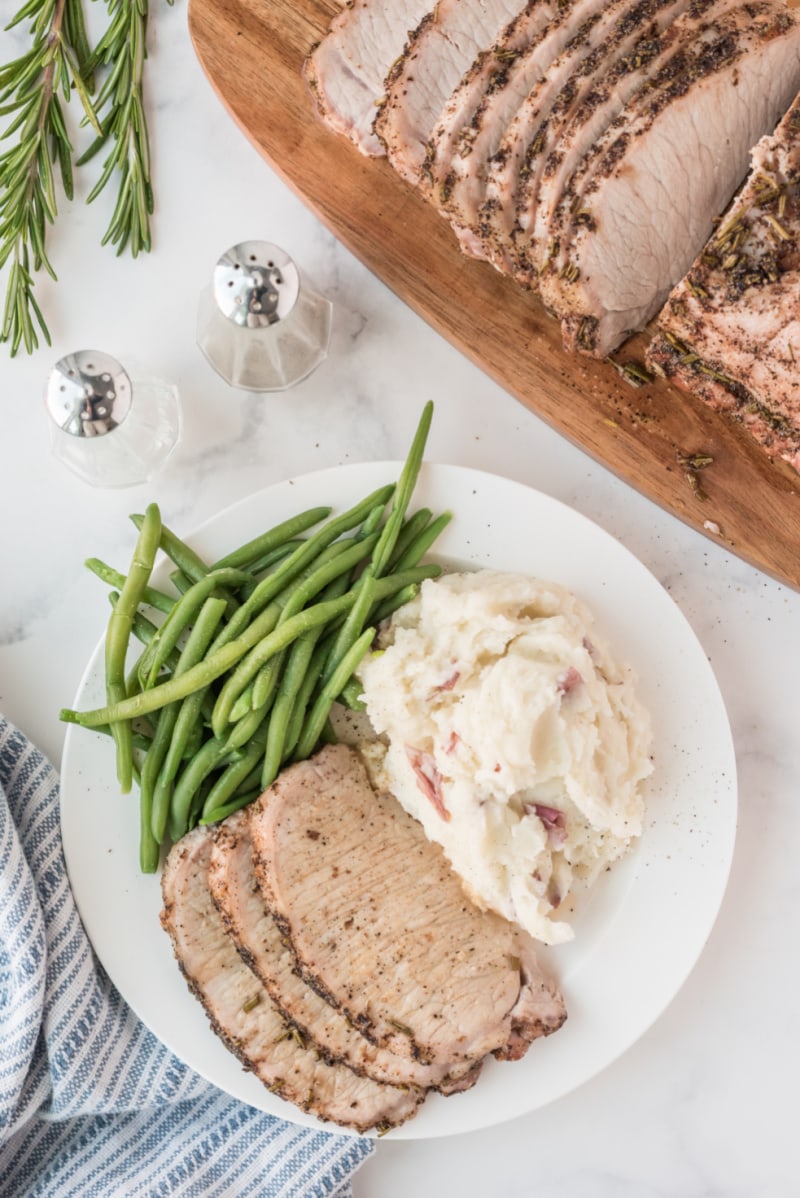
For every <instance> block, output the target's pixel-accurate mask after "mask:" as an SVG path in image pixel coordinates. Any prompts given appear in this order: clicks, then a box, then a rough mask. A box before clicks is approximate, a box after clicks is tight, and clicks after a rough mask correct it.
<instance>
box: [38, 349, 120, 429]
mask: <svg viewBox="0 0 800 1198" xmlns="http://www.w3.org/2000/svg"><path fill="white" fill-rule="evenodd" d="M132 402H133V387H132V386H131V380H130V378H129V377H128V374H127V372H126V371H125V370H124V369H123V368H122V366H120V364H119V362H118V361H117V360H116V358H112V357H111V355H110V354H104V353H100V352H99V351H98V350H93V349H81V350H78V351H77V352H76V353H73V354H67V355H66V357H63V358H61V359H59V361H58V362H56V364H55V366H54V367H53V369H52V370H51V372H50V377H49V379H48V383H47V391H46V394H45V403H46V406H47V410H48V412H49V414H50V416H51V418H52V419H53V421H54V422H55V423H56V424H57V425H58V427H59V428H60V429H62V430H63V431H64V432H65V433H69V434H70V435H71V436H73V437H102V436H104V435H105V434H106V433H110V432H111V431H112V430H113V429H115V428H117V427H118V426H119V425H120V424H122V422H123V421H124V420H125V418H126V416H127V415H128V413H129V411H130V409H131V404H132Z"/></svg>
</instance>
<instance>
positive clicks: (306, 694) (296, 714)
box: [281, 637, 330, 764]
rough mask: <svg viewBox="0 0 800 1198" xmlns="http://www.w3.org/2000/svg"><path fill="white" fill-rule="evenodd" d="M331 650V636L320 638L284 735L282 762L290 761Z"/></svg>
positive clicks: (296, 697)
mask: <svg viewBox="0 0 800 1198" xmlns="http://www.w3.org/2000/svg"><path fill="white" fill-rule="evenodd" d="M329 650H330V637H323V638H321V639H320V641H319V643H318V644H317V646H316V648H315V649H314V653H313V655H312V657H311V661H310V662H309V665H308V669H307V670H306V676H305V678H304V679H303V682H302V684H301V686H300V689H299V690H298V692H297V694H296V696H295V700H294V703H293V705H292V710H291V713H290V715H289V722H288V724H287V727H286V735H285V737H284V743H283V752H282V754H281V764H283V763H284V762H285V761H288V760H289V759H290V758H291V756H292V753H293V752H294V750H295V746H296V745H297V742H298V740H299V739H300V733H301V731H302V729H303V723H304V721H305V716H306V711H307V709H308V705H309V703H310V702H311V696H312V694H313V693H314V688H315V687H316V685H317V684H318V682H319V680H320V678H321V676H322V667H323V665H324V664H325V659H326V658H327V656H328V652H329Z"/></svg>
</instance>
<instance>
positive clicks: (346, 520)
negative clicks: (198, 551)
mask: <svg viewBox="0 0 800 1198" xmlns="http://www.w3.org/2000/svg"><path fill="white" fill-rule="evenodd" d="M393 492H394V485H393V484H389V485H388V486H385V487H379V488H378V490H377V491H373V493H372V494H371V495H368V496H367V498H366V499H362V500H361V502H360V503H357V504H356V505H355V506H354V507H352V508H350V509H348V511H346V512H344V513H343V514H342V515H341V516H336V517H335V518H334V519H333V520H329V521H327V523H325V524H324V525H323V526H322V528H320V529H318V530H317V532H315V533H314V535H313V536H312V537H309V539H308V540H307V541H305V542H304V543H303V544H302V545H301V546H300V547H299V548H298V549H296V550H295V551H294V553H291V554H290V555H289V557H287V558H285V559H284V560H283V561H282V562H281V564H280V565H279V566H278V568H277V570H275V571H273V573H272V574H269V575H268V576H267V577H266V578H264V579H263V580H262V581H261V582H260V583H259V584H258V586H257V587H256V588H255V590H254V591H253V593H252V594H251V595H250V596H249V597H248V598H247V600H246V601H245V602H244V603H243V604H242V606H241V607H240V608H239V611H238V612H237V613H236V615H235V616H234V617H233V619H232V620H231V625H232V626H233V629H234V632H236V633H238V632H239V631H240V630H241V629H242V628H244V627H245V626H246V625H247V622H248V621H249V620H250V619H252V617H253V616H254V615H255V614H256V613H257V612H259V611H261V610H262V608H264V607H265V606H266V604H268V603H270V602H271V601H272V600H273V599H274V598H275V597H276V596H277V595H279V594H280V593H281V592H282V591H284V590H285V588H286V586H287V585H288V584H289V583H291V582H293V581H294V580H295V579H296V578H297V576H298V575H299V574H301V572H302V571H303V570H304V569H305V568H306V567H307V566H308V565H309V564H310V563H315V564H319V561H318V555H319V554H320V553H321V552H322V551H323V550H325V549H326V548H327V547H328V546H330V545H331V544H332V543H333V542H334V541H335V540H336V539H337V538H338V537H340V536H341V535H342V533H345V532H349V531H350V530H351V529H352V528H355V527H357V525H359V524H360V523H361V521H362V520H363V519H364V517H365V515H367V514H368V513H369V512H370V511H371V510H372V509H373V507H375V506H376V504H377V503H385V502H386V500H387V499H388V497H389V496H390V495H391V494H392V493H393Z"/></svg>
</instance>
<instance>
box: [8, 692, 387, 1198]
mask: <svg viewBox="0 0 800 1198" xmlns="http://www.w3.org/2000/svg"><path fill="white" fill-rule="evenodd" d="M373 1147H374V1142H373V1141H370V1140H366V1139H363V1138H359V1137H353V1136H345V1135H340V1134H334V1133H328V1132H321V1131H316V1130H313V1129H309V1128H301V1127H298V1126H296V1125H294V1124H291V1123H287V1122H284V1121H283V1120H281V1119H277V1118H275V1117H273V1116H270V1115H266V1114H264V1113H263V1112H261V1111H257V1110H255V1109H254V1108H253V1107H249V1106H247V1105H245V1104H244V1103H241V1102H239V1101H236V1100H234V1099H232V1098H230V1097H229V1096H228V1095H226V1094H224V1093H223V1092H222V1091H220V1090H218V1089H216V1088H215V1087H213V1086H211V1085H209V1084H208V1082H206V1081H204V1080H203V1079H202V1078H200V1077H198V1076H197V1074H195V1073H193V1072H192V1071H191V1070H190V1069H188V1068H187V1067H186V1066H185V1065H183V1064H182V1063H181V1062H180V1061H179V1060H178V1059H177V1058H176V1057H175V1056H173V1054H172V1053H171V1052H169V1051H168V1050H167V1049H166V1048H165V1047H164V1045H163V1044H161V1043H160V1041H158V1040H157V1039H156V1038H155V1037H154V1036H153V1035H152V1034H151V1033H150V1032H149V1031H148V1030H147V1029H146V1028H145V1027H144V1026H143V1024H142V1023H140V1022H139V1020H138V1019H137V1018H136V1016H134V1014H133V1013H132V1012H131V1011H130V1009H129V1008H128V1007H127V1006H126V1004H125V1003H124V1002H123V1000H122V998H121V997H120V995H119V994H118V993H117V992H116V990H115V989H114V987H113V986H112V985H111V983H110V982H109V980H108V978H107V977H106V975H105V974H104V972H103V970H102V968H101V966H100V965H99V963H98V962H97V960H96V958H95V957H94V954H93V952H92V949H91V946H90V944H89V941H88V939H87V937H86V934H85V932H84V930H83V927H82V925H81V922H80V918H79V916H78V912H77V909H76V907H75V903H74V900H73V897H72V893H71V891H70V888H69V883H68V880H67V873H66V867H65V864H64V857H63V852H62V848H61V837H60V830H59V798H58V776H57V774H56V772H55V770H54V769H53V767H52V766H51V765H50V763H49V762H48V761H47V760H46V758H45V757H44V756H43V755H42V753H41V752H39V750H38V749H36V748H35V747H34V746H33V745H31V744H30V742H29V741H28V740H27V739H26V738H25V736H24V735H23V734H22V733H21V732H20V731H19V730H18V729H17V728H15V727H14V726H13V725H12V724H10V723H9V722H8V721H7V720H5V719H4V718H3V717H2V716H0V1198H137V1196H139V1195H141V1196H145V1195H147V1196H148V1198H171V1196H173V1195H181V1196H184V1195H185V1196H187V1198H188V1196H194V1195H197V1196H200V1195H202V1196H203V1198H222V1196H223V1195H224V1196H228V1195H235V1196H236V1198H246V1196H248V1195H254V1196H255V1195H257V1196H258V1198H348V1196H349V1195H351V1192H352V1191H351V1185H350V1179H351V1177H352V1174H353V1173H354V1172H355V1170H356V1169H357V1168H358V1166H359V1165H360V1164H361V1162H362V1161H363V1160H364V1159H365V1158H366V1157H367V1156H368V1155H369V1153H370V1152H371V1151H372V1150H373Z"/></svg>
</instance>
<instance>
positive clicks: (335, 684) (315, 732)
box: [295, 628, 375, 761]
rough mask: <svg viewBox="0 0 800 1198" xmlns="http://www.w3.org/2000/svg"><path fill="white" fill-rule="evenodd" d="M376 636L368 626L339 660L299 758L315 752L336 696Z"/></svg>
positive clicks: (300, 744) (310, 717) (303, 739)
mask: <svg viewBox="0 0 800 1198" xmlns="http://www.w3.org/2000/svg"><path fill="white" fill-rule="evenodd" d="M374 636H375V629H374V628H367V629H366V631H365V632H362V634H361V636H360V637H359V638H358V640H357V641H355V643H354V644H352V645H351V646H350V648H349V649H348V650H347V652H346V653H345V654H344V656H343V657H342V658H341V660H340V661H339V662H338V664H337V666H336V669H335V670H334V671H333V673H332V674H331V676H330V679H329V680H328V682H327V683H326V684H325V685H324V686H323V688H322V690H321V691H320V693H319V695H318V696H317V698H316V699H315V700H314V703H313V705H312V707H311V711H310V712H309V714H308V716H307V718H306V721H305V724H304V725H303V731H302V733H301V734H300V740H299V741H298V743H297V748H296V750H295V756H296V757H297V758H298V759H299V760H301V761H302V760H304V759H305V758H306V757H310V756H311V754H312V753H313V751H314V748H315V746H316V744H317V742H318V741H319V738H320V736H321V734H322V730H323V727H324V726H325V723H326V721H327V719H328V717H329V715H330V711H331V707H332V706H333V704H334V702H335V700H336V696H337V695H338V694H339V693H340V692H341V690H342V687H343V686H344V685H345V683H346V682H347V681H348V679H349V678H351V677H352V675H353V672H354V670H355V669H356V668H357V666H358V664H359V662H360V661H361V659H362V657H363V656H364V654H365V653H366V652H367V651H368V649H369V647H370V645H371V644H372V641H373V638H374Z"/></svg>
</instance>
